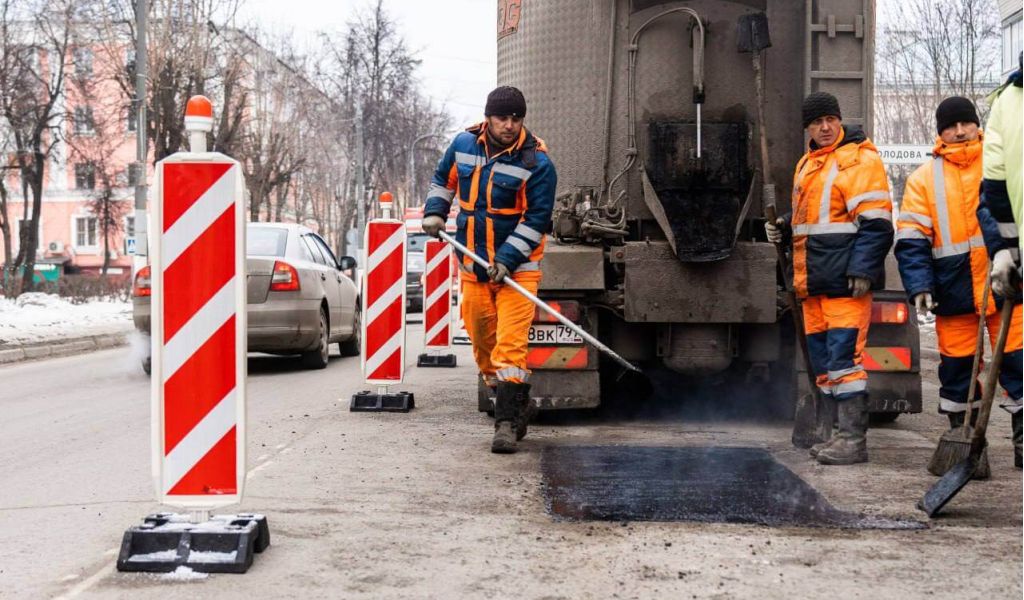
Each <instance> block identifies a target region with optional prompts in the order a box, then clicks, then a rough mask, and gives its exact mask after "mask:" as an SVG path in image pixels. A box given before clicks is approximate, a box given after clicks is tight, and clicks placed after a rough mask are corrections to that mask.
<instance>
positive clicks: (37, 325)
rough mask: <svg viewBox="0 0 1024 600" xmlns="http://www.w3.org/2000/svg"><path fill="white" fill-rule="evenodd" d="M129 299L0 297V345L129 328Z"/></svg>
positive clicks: (43, 296) (88, 334)
mask: <svg viewBox="0 0 1024 600" xmlns="http://www.w3.org/2000/svg"><path fill="white" fill-rule="evenodd" d="M132 328H133V325H132V305H131V302H111V301H107V300H94V301H92V302H87V303H85V304H71V303H70V302H68V301H67V300H64V299H63V298H60V297H59V296H57V295H56V294H40V293H36V292H29V293H26V294H22V295H21V296H18V297H17V298H14V299H11V298H5V297H0V348H3V347H4V346H5V345H10V346H16V345H22V344H34V343H39V342H50V341H60V340H64V339H69V338H77V337H84V336H90V335H103V334H110V333H126V332H129V331H131V330H132Z"/></svg>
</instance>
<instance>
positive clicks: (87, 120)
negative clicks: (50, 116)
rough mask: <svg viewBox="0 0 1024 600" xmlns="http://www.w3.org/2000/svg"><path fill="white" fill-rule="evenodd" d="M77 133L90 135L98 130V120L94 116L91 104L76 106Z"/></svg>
mask: <svg viewBox="0 0 1024 600" xmlns="http://www.w3.org/2000/svg"><path fill="white" fill-rule="evenodd" d="M74 123H75V133H77V134H79V135H82V134H85V135H88V134H92V133H95V132H96V121H94V120H93V118H92V107H91V106H76V107H75V119H74Z"/></svg>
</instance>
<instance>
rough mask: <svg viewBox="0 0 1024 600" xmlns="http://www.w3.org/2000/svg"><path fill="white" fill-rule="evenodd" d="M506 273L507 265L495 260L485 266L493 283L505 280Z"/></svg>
mask: <svg viewBox="0 0 1024 600" xmlns="http://www.w3.org/2000/svg"><path fill="white" fill-rule="evenodd" d="M506 275H508V267H506V266H505V265H503V264H501V263H500V262H496V263H494V264H493V265H491V266H490V267H488V268H487V276H488V277H490V278H491V281H493V282H494V283H501V282H502V281H504V280H505V276H506Z"/></svg>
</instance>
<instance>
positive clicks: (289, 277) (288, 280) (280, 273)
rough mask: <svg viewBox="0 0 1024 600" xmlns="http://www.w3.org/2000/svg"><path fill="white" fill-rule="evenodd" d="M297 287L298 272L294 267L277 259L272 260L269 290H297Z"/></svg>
mask: <svg viewBox="0 0 1024 600" xmlns="http://www.w3.org/2000/svg"><path fill="white" fill-rule="evenodd" d="M299 289H301V288H300V287H299V272H298V271H296V270H295V267H293V266H291V265H290V264H288V263H286V262H281V261H279V260H276V261H274V275H273V276H272V277H271V278H270V291H272V292H297V291H299Z"/></svg>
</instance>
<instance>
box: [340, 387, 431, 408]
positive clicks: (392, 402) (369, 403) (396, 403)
mask: <svg viewBox="0 0 1024 600" xmlns="http://www.w3.org/2000/svg"><path fill="white" fill-rule="evenodd" d="M414 408H416V399H415V398H414V397H413V394H412V392H398V393H397V394H375V393H373V392H370V391H368V390H363V391H361V392H356V393H355V394H352V404H350V405H349V407H348V409H349V411H351V412H403V413H406V412H409V411H410V410H412V409H414Z"/></svg>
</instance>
